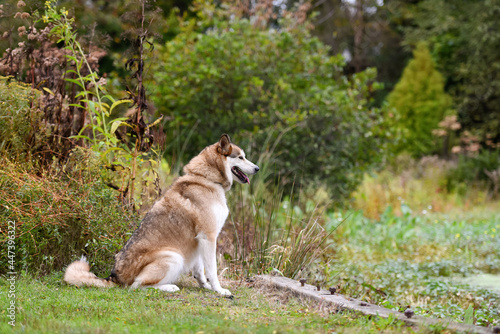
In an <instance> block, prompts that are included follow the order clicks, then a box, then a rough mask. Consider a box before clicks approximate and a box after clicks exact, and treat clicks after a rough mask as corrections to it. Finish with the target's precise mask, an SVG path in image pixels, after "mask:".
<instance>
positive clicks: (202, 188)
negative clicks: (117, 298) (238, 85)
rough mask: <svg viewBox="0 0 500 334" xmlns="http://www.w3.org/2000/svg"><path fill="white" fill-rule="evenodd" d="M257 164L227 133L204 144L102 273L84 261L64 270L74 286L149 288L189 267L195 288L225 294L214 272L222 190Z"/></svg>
mask: <svg viewBox="0 0 500 334" xmlns="http://www.w3.org/2000/svg"><path fill="white" fill-rule="evenodd" d="M258 170H259V167H258V166H257V165H255V164H253V163H252V162H250V161H249V160H247V159H246V158H245V152H243V150H242V149H241V148H239V147H238V146H236V145H234V144H232V143H231V140H230V138H229V136H228V135H226V134H223V135H222V136H221V137H220V140H219V141H218V142H217V143H215V144H213V145H210V146H207V147H206V148H205V149H204V150H203V151H201V153H200V154H199V155H197V156H196V157H194V158H193V159H191V161H190V162H189V163H188V164H187V165H186V166H185V167H184V169H183V171H184V175H183V176H181V177H179V178H177V179H176V180H175V181H174V182H173V184H172V185H171V186H170V187H169V188H168V190H167V192H166V193H165V196H164V197H163V198H162V199H160V200H158V201H157V202H156V203H155V204H154V205H153V207H152V208H151V210H150V211H149V212H148V213H147V214H146V216H145V217H144V219H143V220H142V222H141V224H140V226H139V227H138V228H137V230H136V231H135V232H134V233H133V234H132V236H131V237H130V239H129V240H128V241H127V243H126V244H125V246H124V247H123V249H122V250H121V251H120V252H119V253H118V254H116V255H115V265H114V267H113V270H112V271H111V275H110V276H109V277H108V278H105V279H104V278H98V277H97V276H96V275H94V274H93V273H91V272H90V267H89V264H88V262H87V260H86V259H85V258H84V257H82V259H81V260H78V261H75V262H73V263H71V264H70V265H69V266H68V268H67V269H66V272H65V274H64V280H65V281H66V282H67V283H68V284H72V285H76V286H82V285H87V286H98V287H110V286H115V285H122V286H130V287H131V288H139V287H152V288H155V289H159V290H162V291H178V290H179V288H178V287H177V286H176V285H174V284H173V283H175V281H176V280H177V278H178V277H179V275H181V274H182V273H184V272H188V271H192V273H193V276H194V278H195V279H196V280H197V281H198V284H199V285H200V287H203V288H207V289H211V290H214V291H216V292H218V293H220V294H221V295H225V296H229V295H231V292H229V290H227V289H224V288H222V287H221V285H220V283H219V279H218V277H217V263H216V242H217V236H218V235H219V233H220V231H221V229H222V226H223V225H224V223H225V221H226V218H227V216H228V214H229V209H228V207H227V203H226V195H225V192H226V191H228V190H229V189H231V186H232V184H233V181H234V180H236V181H237V182H239V183H242V184H245V183H250V180H249V179H248V176H247V175H253V174H255V173H257V172H258Z"/></svg>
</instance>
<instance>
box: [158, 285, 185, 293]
mask: <svg viewBox="0 0 500 334" xmlns="http://www.w3.org/2000/svg"><path fill="white" fill-rule="evenodd" d="M154 288H155V289H158V290H161V291H166V292H176V291H179V290H180V289H179V287H178V286H177V285H174V284H163V285H157V286H154Z"/></svg>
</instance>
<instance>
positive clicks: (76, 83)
mask: <svg viewBox="0 0 500 334" xmlns="http://www.w3.org/2000/svg"><path fill="white" fill-rule="evenodd" d="M64 80H66V81H68V82H72V83H74V84H75V85H78V86H80V87H81V88H82V89H85V87H83V85H82V83H81V82H80V81H78V80H76V79H70V78H65V79H64Z"/></svg>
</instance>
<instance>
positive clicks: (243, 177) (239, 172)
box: [233, 167, 250, 184]
mask: <svg viewBox="0 0 500 334" xmlns="http://www.w3.org/2000/svg"><path fill="white" fill-rule="evenodd" d="M233 170H234V171H235V172H236V173H238V176H240V177H241V178H242V179H245V181H246V182H247V183H248V184H250V179H249V178H248V176H247V175H246V174H245V173H243V172H242V171H241V170H240V169H239V168H238V167H233Z"/></svg>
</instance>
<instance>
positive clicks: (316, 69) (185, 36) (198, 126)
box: [151, 17, 391, 200]
mask: <svg viewBox="0 0 500 334" xmlns="http://www.w3.org/2000/svg"><path fill="white" fill-rule="evenodd" d="M198 23H199V24H200V26H207V29H206V30H205V31H204V32H202V33H200V32H197V31H195V30H194V29H193V26H196V25H195V24H194V23H193V22H189V24H186V25H185V26H184V29H183V31H182V33H180V34H179V35H178V36H176V38H174V39H173V40H172V41H170V42H168V43H167V44H166V46H165V47H164V48H162V49H161V51H160V52H161V56H160V57H161V59H160V65H159V66H158V67H157V68H155V73H156V74H155V82H154V85H152V87H151V91H152V92H154V97H153V99H154V101H155V105H156V107H157V108H158V111H159V112H160V113H161V114H163V115H165V116H166V117H165V119H167V120H168V122H166V124H165V132H166V133H167V143H170V144H171V146H170V148H169V151H167V154H170V155H171V156H173V157H175V158H177V159H178V161H184V162H185V161H188V159H189V158H190V157H192V156H193V155H195V154H197V153H198V152H199V151H200V150H201V149H202V148H203V147H205V146H206V145H207V144H210V143H211V142H214V141H215V140H217V138H219V136H220V134H221V133H224V132H226V133H229V134H231V135H232V137H233V139H234V141H235V142H237V143H238V144H241V145H242V146H243V147H244V148H245V149H248V148H250V150H249V151H255V152H263V151H265V150H267V149H268V148H269V147H268V146H267V145H266V143H275V144H276V150H275V153H276V155H275V157H278V158H277V159H276V175H278V174H279V175H280V176H281V181H282V182H284V183H286V184H288V185H291V184H292V183H293V182H294V180H295V182H296V183H297V182H299V183H304V184H306V183H309V184H310V183H311V182H315V183H321V184H322V185H326V186H327V187H328V188H329V190H330V192H331V194H332V197H333V199H334V200H339V199H344V198H346V197H347V196H348V195H349V193H350V192H351V191H352V190H353V189H354V187H355V186H356V185H357V184H358V182H359V181H360V179H361V177H362V175H363V172H364V171H366V170H367V169H368V168H370V167H372V166H373V165H374V164H375V163H377V162H379V161H380V160H381V159H383V158H384V156H385V153H386V152H385V143H386V140H387V138H388V137H390V136H391V132H390V129H389V128H387V125H386V124H385V123H384V122H385V121H384V117H383V114H384V110H380V109H376V108H371V107H369V103H370V99H369V96H370V93H371V90H372V89H373V88H374V87H375V88H376V87H377V85H376V84H373V80H374V78H375V71H374V70H367V71H365V72H362V73H358V74H356V75H355V76H353V77H352V78H347V77H346V76H344V75H343V74H342V68H343V66H344V60H343V59H342V57H340V56H330V54H329V51H330V50H329V48H328V47H327V46H325V45H324V44H322V43H321V42H320V41H319V40H318V39H317V38H315V37H313V36H311V33H310V32H309V30H308V28H307V27H306V26H305V25H304V24H302V25H300V24H291V23H290V24H287V23H286V22H280V24H281V27H280V28H279V29H259V28H258V27H255V26H254V25H253V24H252V22H251V20H247V19H241V18H237V17H234V18H232V19H221V20H218V19H214V20H213V21H210V24H209V23H207V22H201V23H200V22H198ZM278 138H279V140H278ZM247 153H248V152H247ZM295 176H297V178H295Z"/></svg>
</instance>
